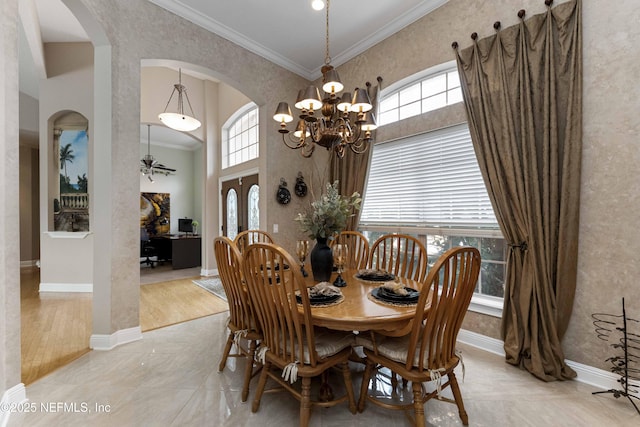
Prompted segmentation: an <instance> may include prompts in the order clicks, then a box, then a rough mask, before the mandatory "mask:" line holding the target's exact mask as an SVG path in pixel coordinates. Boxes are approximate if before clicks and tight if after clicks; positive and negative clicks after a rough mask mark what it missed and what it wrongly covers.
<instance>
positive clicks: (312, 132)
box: [273, 0, 382, 158]
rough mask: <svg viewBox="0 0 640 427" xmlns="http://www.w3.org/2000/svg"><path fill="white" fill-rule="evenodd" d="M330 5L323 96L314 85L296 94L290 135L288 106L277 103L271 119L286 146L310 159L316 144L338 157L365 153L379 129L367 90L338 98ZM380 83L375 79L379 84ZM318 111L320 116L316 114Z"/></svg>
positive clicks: (323, 74)
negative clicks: (296, 114) (295, 113)
mask: <svg viewBox="0 0 640 427" xmlns="http://www.w3.org/2000/svg"><path fill="white" fill-rule="evenodd" d="M329 4H330V2H329V0H327V10H326V50H325V59H324V66H323V67H322V82H323V85H322V90H323V91H324V93H325V97H324V99H323V98H320V91H319V90H318V88H317V87H315V86H313V85H311V86H308V87H307V88H306V89H304V90H301V91H299V92H298V97H297V99H296V103H295V104H294V106H295V107H296V108H297V109H299V110H300V115H299V120H298V123H297V125H296V129H295V130H294V131H293V132H292V131H290V130H289V129H287V123H289V122H291V121H293V116H292V115H291V109H290V108H289V104H287V103H286V102H280V103H279V104H278V108H277V109H276V113H275V115H274V116H273V119H274V120H275V121H277V122H278V123H280V128H279V129H278V132H280V133H281V134H282V141H283V142H284V143H285V145H286V146H287V147H289V148H292V149H301V154H302V156H304V157H311V155H312V154H313V151H314V150H315V146H316V144H317V145H320V146H321V147H324V148H326V149H327V150H334V151H335V153H336V154H337V155H338V157H340V158H342V157H344V154H345V149H346V147H349V148H350V149H351V150H352V151H353V152H354V153H356V154H361V153H364V152H365V151H367V149H368V148H369V143H370V142H371V131H373V130H375V129H376V128H377V127H378V126H377V125H376V121H375V118H374V116H373V113H372V112H371V109H372V108H373V105H371V100H370V98H369V93H368V90H367V89H361V88H356V89H355V90H354V93H353V97H352V96H351V94H350V93H349V92H344V93H342V95H341V96H338V93H339V92H341V91H342V89H344V85H343V84H342V82H340V77H339V76H338V72H337V71H336V70H335V69H334V68H333V66H332V65H331V57H330V56H329ZM381 80H382V79H381V78H380V77H378V81H381ZM368 87H370V84H369V83H367V88H368ZM318 110H320V113H321V117H318V115H316V112H317V111H318Z"/></svg>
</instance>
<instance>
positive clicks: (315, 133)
mask: <svg viewBox="0 0 640 427" xmlns="http://www.w3.org/2000/svg"><path fill="white" fill-rule="evenodd" d="M321 120H322V124H323V125H324V124H325V123H324V119H321ZM308 138H309V139H310V140H311V141H312V142H314V143H315V142H320V140H321V139H322V129H320V124H319V123H318V122H314V124H313V125H312V124H310V125H309V136H308Z"/></svg>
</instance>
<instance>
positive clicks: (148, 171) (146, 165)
mask: <svg viewBox="0 0 640 427" xmlns="http://www.w3.org/2000/svg"><path fill="white" fill-rule="evenodd" d="M175 172H176V170H175V169H172V168H169V167H167V166H165V165H163V164H162V163H158V161H157V160H156V159H155V158H154V157H153V156H152V155H151V125H147V154H145V156H144V157H143V158H142V159H140V173H142V175H146V176H147V177H148V178H149V181H151V182H153V178H152V175H154V174H162V175H165V176H167V175H173V174H174V173H175Z"/></svg>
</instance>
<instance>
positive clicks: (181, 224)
mask: <svg viewBox="0 0 640 427" xmlns="http://www.w3.org/2000/svg"><path fill="white" fill-rule="evenodd" d="M192 222H193V219H191V218H178V231H180V232H183V233H193V224H192Z"/></svg>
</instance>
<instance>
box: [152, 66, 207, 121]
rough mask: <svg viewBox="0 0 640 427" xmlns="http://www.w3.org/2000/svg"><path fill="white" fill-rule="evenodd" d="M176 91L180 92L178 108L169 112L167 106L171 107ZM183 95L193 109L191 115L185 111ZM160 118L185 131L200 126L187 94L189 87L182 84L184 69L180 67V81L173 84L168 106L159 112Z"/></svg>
mask: <svg viewBox="0 0 640 427" xmlns="http://www.w3.org/2000/svg"><path fill="white" fill-rule="evenodd" d="M176 92H178V105H177V108H176V109H175V110H174V111H175V112H167V108H169V104H171V100H172V99H173V95H174V94H175V93H176ZM183 96H184V99H186V100H187V105H188V106H189V110H191V115H190V116H189V115H188V114H185V113H184V99H183ZM158 118H159V119H160V121H161V122H162V123H164V124H165V125H166V126H168V127H170V128H171V129H175V130H179V131H183V132H191V131H192V130H196V129H198V128H199V127H200V121H199V120H198V119H196V118H195V117H194V114H193V108H191V102H189V96H188V95H187V88H186V87H184V85H183V84H182V69H178V83H177V84H175V85H173V91H172V92H171V96H170V97H169V101H168V102H167V106H166V107H164V111H163V112H162V113H160V114H158Z"/></svg>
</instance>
